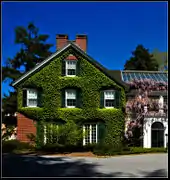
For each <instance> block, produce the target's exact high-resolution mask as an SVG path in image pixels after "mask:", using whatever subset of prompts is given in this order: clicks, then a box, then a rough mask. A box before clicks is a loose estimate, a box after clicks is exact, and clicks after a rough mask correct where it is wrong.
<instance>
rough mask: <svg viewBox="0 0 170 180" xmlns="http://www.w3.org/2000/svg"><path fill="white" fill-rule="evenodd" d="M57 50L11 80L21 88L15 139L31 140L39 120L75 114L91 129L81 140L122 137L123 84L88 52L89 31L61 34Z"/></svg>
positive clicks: (111, 141)
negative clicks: (80, 33)
mask: <svg viewBox="0 0 170 180" xmlns="http://www.w3.org/2000/svg"><path fill="white" fill-rule="evenodd" d="M56 39H57V51H56V52H55V53H54V54H52V55H51V56H50V57H48V58H47V59H45V60H44V61H43V62H41V63H39V64H37V65H36V66H35V67H34V68H33V69H32V70H30V71H28V72H27V73H25V74H24V75H23V76H22V77H20V78H19V79H18V80H16V81H15V82H14V83H13V86H14V87H15V88H16V90H17V93H18V113H17V139H18V140H20V141H26V142H28V141H29V138H28V137H27V135H28V134H30V133H33V134H37V133H38V129H37V127H38V124H39V123H40V122H41V121H44V122H48V123H53V124H61V123H65V122H67V120H73V121H74V122H75V123H76V124H77V125H79V126H80V127H81V128H82V130H83V131H85V132H86V131H87V130H88V131H87V132H88V134H87V135H86V137H85V138H84V139H83V142H82V143H83V144H84V145H85V144H88V143H98V142H101V141H103V142H105V143H106V144H115V143H120V142H121V141H122V137H123V135H124V129H125V117H124V110H123V109H124V107H125V90H126V89H127V88H128V86H127V85H126V84H125V83H124V82H122V81H119V80H118V79H117V78H116V77H117V75H115V74H114V75H113V74H112V73H111V71H109V70H107V69H106V68H104V67H103V66H102V65H101V64H99V63H98V62H97V61H95V60H94V59H93V58H92V57H90V56H89V55H88V54H87V53H86V49H87V36H86V35H77V36H76V40H75V41H69V40H68V36H67V35H57V37H56Z"/></svg>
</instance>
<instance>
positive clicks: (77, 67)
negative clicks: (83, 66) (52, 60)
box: [76, 60, 80, 76]
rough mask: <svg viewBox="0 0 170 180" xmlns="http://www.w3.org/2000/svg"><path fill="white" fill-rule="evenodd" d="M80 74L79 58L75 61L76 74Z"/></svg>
mask: <svg viewBox="0 0 170 180" xmlns="http://www.w3.org/2000/svg"><path fill="white" fill-rule="evenodd" d="M79 74H80V60H78V61H77V63H76V76H78V75H79Z"/></svg>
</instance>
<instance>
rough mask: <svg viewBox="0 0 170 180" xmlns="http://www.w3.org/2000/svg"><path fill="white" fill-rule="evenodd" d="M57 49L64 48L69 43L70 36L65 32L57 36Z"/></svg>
mask: <svg viewBox="0 0 170 180" xmlns="http://www.w3.org/2000/svg"><path fill="white" fill-rule="evenodd" d="M56 41H57V50H59V49H61V48H63V47H64V46H65V45H66V44H67V43H68V36H67V35H63V34H58V35H57V37H56Z"/></svg>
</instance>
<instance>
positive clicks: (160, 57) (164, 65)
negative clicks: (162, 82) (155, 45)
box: [152, 49, 168, 71]
mask: <svg viewBox="0 0 170 180" xmlns="http://www.w3.org/2000/svg"><path fill="white" fill-rule="evenodd" d="M152 54H153V57H154V58H155V59H156V61H157V62H158V65H159V70H162V71H166V70H168V53H167V52H161V51H159V50H158V49H154V51H153V52H152Z"/></svg>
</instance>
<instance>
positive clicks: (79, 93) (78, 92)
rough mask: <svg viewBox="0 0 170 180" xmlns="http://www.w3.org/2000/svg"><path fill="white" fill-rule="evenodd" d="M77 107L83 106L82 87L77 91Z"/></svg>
mask: <svg viewBox="0 0 170 180" xmlns="http://www.w3.org/2000/svg"><path fill="white" fill-rule="evenodd" d="M76 107H79V108H81V107H82V93H81V90H80V89H78V90H77V91H76Z"/></svg>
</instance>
